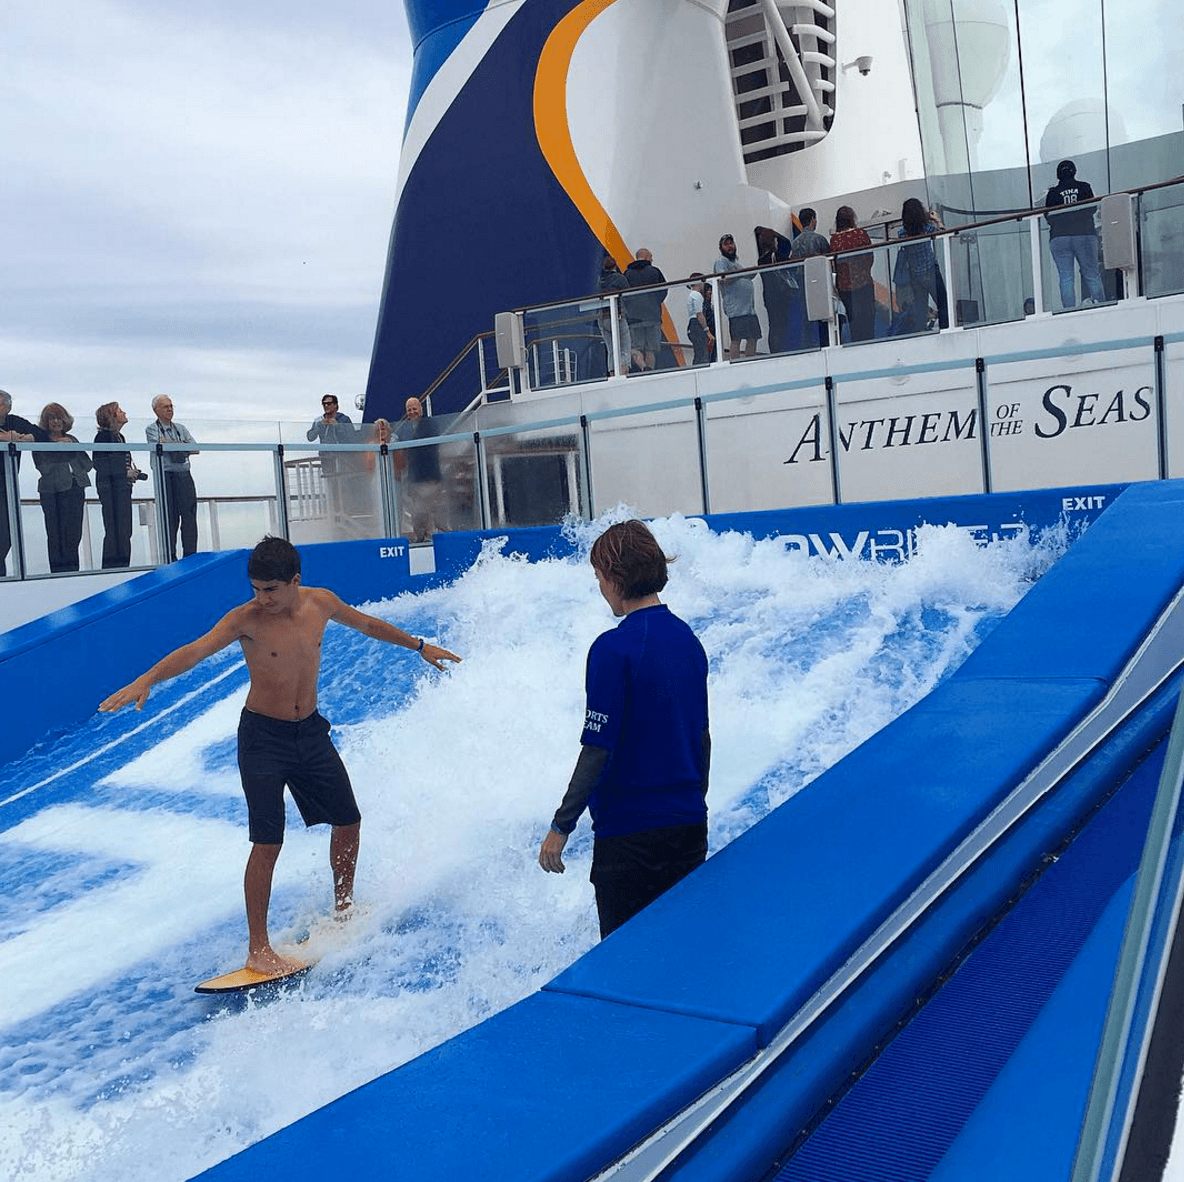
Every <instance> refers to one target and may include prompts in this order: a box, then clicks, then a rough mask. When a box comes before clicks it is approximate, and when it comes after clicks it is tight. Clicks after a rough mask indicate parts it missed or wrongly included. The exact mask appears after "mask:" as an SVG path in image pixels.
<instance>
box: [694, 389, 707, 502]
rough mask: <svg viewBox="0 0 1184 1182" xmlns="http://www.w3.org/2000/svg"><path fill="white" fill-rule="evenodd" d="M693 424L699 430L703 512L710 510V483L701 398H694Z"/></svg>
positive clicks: (705, 414) (704, 414)
mask: <svg viewBox="0 0 1184 1182" xmlns="http://www.w3.org/2000/svg"><path fill="white" fill-rule="evenodd" d="M695 425H696V426H697V427H698V431H699V488H700V490H701V491H702V495H703V512H704V513H710V512H711V484H710V482H709V481H708V478H707V411H706V410H705V409H704V407H703V399H702V398H696V399H695Z"/></svg>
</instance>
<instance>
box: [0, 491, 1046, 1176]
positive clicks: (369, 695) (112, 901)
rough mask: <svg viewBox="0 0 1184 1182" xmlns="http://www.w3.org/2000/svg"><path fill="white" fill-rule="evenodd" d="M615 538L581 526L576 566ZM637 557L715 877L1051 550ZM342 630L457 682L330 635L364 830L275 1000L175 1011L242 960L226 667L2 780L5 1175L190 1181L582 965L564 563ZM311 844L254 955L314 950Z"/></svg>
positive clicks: (299, 842) (762, 546)
mask: <svg viewBox="0 0 1184 1182" xmlns="http://www.w3.org/2000/svg"><path fill="white" fill-rule="evenodd" d="M617 516H621V514H619V513H618V514H614V515H612V517H617ZM610 519H612V518H610V517H606V518H604V519H602V520H601V521H599V522H597V523H595V524H594V525H590V526H583V527H578V530H579V535H580V537H579V541H580V542H581V545H582V548H583V554H584V555H586V552H587V546H588V544H590V542H591V540H592V538H594V537H595V536H596V534H597V533H598V532H599V531H600V530H601V529H602V528H603V527H604V526H605V525H606V524H608V521H609V520H610ZM654 530H655V533H656V534H657V535H658V538H659V540H660V541H661V543H662V545H663V546H664V548H665V549H666V551H667V553H671V554H674V555H676V556H677V561H676V562H675V564H674V565H673V567H672V577H671V583H670V586H669V587H668V588H667V590H666V592H665V594H664V596H663V598H664V599H665V601H666V602H667V603H668V604H669V605H670V606H671V608H672V609H673V610H674V611H675V612H676V613H678V614H679V615H681V616H682V617H683V618H685V619H686V620H688V622H690V623H691V624H692V626H693V627H694V628H695V629H696V631H697V632H698V633H699V635H700V637H701V638H702V640H703V643H704V646H705V647H706V649H707V652H708V655H709V658H710V660H711V682H710V690H711V711H712V735H713V761H712V763H713V766H712V778H711V793H710V797H709V804H710V806H711V811H712V812H711V848H712V849H713V850H717V849H719V848H720V847H721V846H722V845H724V844H726V843H727V842H728V841H730V840H731V839H732V838H734V837H735V836H736V835H737V834H739V833H740V832H742V831H743V830H744V829H745V828H747V827H748V826H749V825H751V824H752V823H753V822H754V821H755V820H757V819H759V818H760V817H761V816H763V815H764V814H765V813H767V812H768V811H769V809H770V808H773V807H776V806H777V805H778V804H780V803H782V802H783V801H784V800H785V799H787V798H788V797H789V796H790V795H792V794H793V793H794V792H795V791H797V789H799V788H800V787H801V786H802V785H803V784H805V783H806V782H808V781H809V780H810V779H812V778H813V777H814V776H816V775H817V774H818V773H819V772H820V771H822V770H824V769H825V768H826V767H829V766H830V765H831V764H833V763H834V762H835V761H836V760H838V759H839V758H841V757H842V756H843V755H844V754H845V753H846V752H848V751H849V750H851V748H853V747H854V746H855V745H857V744H858V743H859V742H861V741H862V740H863V739H865V738H867V737H868V736H869V735H870V734H872V733H873V732H875V731H876V730H878V729H879V728H880V727H882V726H883V725H884V724H885V723H887V722H889V721H890V720H891V719H892V718H894V717H895V716H896V715H898V714H899V713H900V712H901V711H902V710H904V709H906V708H907V707H908V706H910V705H911V704H912V703H913V702H915V701H916V700H917V699H918V698H920V697H921V696H923V695H924V694H925V693H926V692H928V691H929V690H930V689H931V688H933V686H934V685H936V684H937V683H938V682H939V681H940V680H941V679H942V678H943V677H944V676H945V675H947V674H948V673H949V672H950V671H951V670H952V669H954V668H956V667H957V665H958V664H960V663H961V661H962V660H963V659H964V658H965V656H966V655H967V653H969V652H970V651H971V649H972V648H973V647H974V646H975V644H976V643H977V642H978V640H979V639H981V637H982V635H984V634H985V632H986V631H988V630H989V628H990V627H991V626H992V625H993V624H994V622H996V621H997V620H998V618H999V617H1000V616H1001V615H1003V614H1004V613H1006V612H1007V611H1008V610H1009V609H1010V608H1011V607H1012V606H1013V604H1014V603H1015V602H1016V601H1017V600H1018V599H1019V597H1020V596H1021V595H1022V594H1023V593H1024V591H1025V590H1026V588H1027V587H1028V586H1029V585H1030V582H1031V580H1032V579H1033V578H1034V577H1035V576H1037V575H1038V574H1039V573H1041V572H1042V571H1043V570H1044V569H1045V568H1046V567H1047V565H1048V564H1049V563H1050V562H1051V561H1052V560H1053V558H1055V556H1056V553H1057V552H1058V551H1059V549H1060V548H1061V547H1062V545H1063V539H1059V540H1052V541H1049V542H1048V543H1046V544H1044V545H1033V544H1032V543H1031V541H1030V540H1029V539H1027V538H1018V539H1013V540H1010V541H1005V542H998V543H993V544H992V545H990V546H988V547H985V548H980V547H978V546H976V545H975V544H974V542H973V541H972V540H971V539H970V538H969V536H968V535H966V534H965V533H963V532H962V531H960V530H957V529H955V528H952V527H946V528H940V529H938V528H926V529H925V530H923V531H922V536H921V539H920V546H919V552H918V554H917V556H916V557H915V558H914V559H912V560H911V561H910V562H908V563H907V564H904V565H898V566H887V565H877V564H873V563H865V562H850V561H835V560H827V559H819V558H807V557H803V556H801V555H800V554H797V553H787V552H786V550H785V548H784V546H783V545H782V544H781V543H779V542H777V541H775V540H773V541H766V542H754V541H753V540H752V539H751V538H750V537H748V536H746V535H738V534H726V535H722V536H719V535H714V534H712V533H710V532H709V531H708V530H707V529H706V528H705V527H704V526H703V523H702V522H698V521H694V520H685V519H683V518H680V517H674V518H670V519H666V520H663V521H659V522H656V523H655V525H654ZM368 610H371V611H373V612H374V613H375V614H377V615H380V616H383V617H384V618H388V619H390V620H392V621H393V622H395V623H397V624H399V625H400V626H402V627H405V628H406V629H408V630H409V631H412V632H415V633H426V634H428V635H430V636H433V637H435V638H436V639H438V640H439V642H440V643H441V644H443V645H445V646H446V647H448V648H451V649H453V650H454V651H456V652H458V653H460V654H461V655H463V656H464V658H465V659H464V663H463V664H462V665H460V666H458V667H457V668H455V669H454V670H452V671H450V672H449V673H447V674H445V675H438V674H435V673H434V672H433V671H431V670H430V669H428V668H427V667H426V666H424V665H423V664H422V663H421V662H419V661H418V660H416V659H415V658H413V657H411V656H410V655H408V654H406V653H404V652H402V651H400V650H394V649H391V648H389V647H388V646H385V645H382V644H378V643H375V642H374V641H371V640H368V639H367V638H366V637H363V636H360V635H358V634H356V633H352V632H349V631H348V630H346V629H341V628H332V629H330V632H329V633H328V634H327V636H326V644H325V655H324V667H323V670H322V678H321V709H322V711H323V712H324V713H325V715H326V716H327V717H329V718H330V719H331V720H332V721H333V722H334V724H335V726H334V734H335V738H336V741H337V743H338V745H339V747H340V749H341V751H342V754H343V756H344V758H345V761H346V763H347V765H348V766H349V768H350V772H351V776H352V778H353V782H354V786H355V790H356V792H357V794H358V798H359V802H360V804H361V807H362V812H363V815H364V818H365V820H364V823H363V840H362V853H361V861H360V865H359V872H358V881H357V896H358V898H359V900H361V901H362V902H363V903H364V904H365V913H364V914H362V915H360V916H359V918H358V919H357V920H355V921H354V923H353V924H352V925H350V928H349V929H348V930H347V931H345V932H343V933H340V934H338V933H330V934H329V936H328V937H327V938H325V939H324V940H323V941H322V943H323V949H322V950H323V952H324V955H323V958H322V959H321V960H320V962H319V964H318V967H317V968H316V969H315V970H314V972H313V973H311V974H310V975H309V976H308V977H307V978H305V979H304V981H303V982H302V983H301V984H300V985H299V986H297V987H294V988H292V989H290V990H287V991H285V992H281V993H279V994H278V995H277V996H275V997H274V998H271V999H269V1000H267V1001H261V1002H252V1001H250V1000H246V1001H243V1000H237V1001H231V1002H226V1001H218V1000H208V999H202V998H198V997H196V996H195V995H194V994H193V993H192V992H191V991H192V987H193V984H194V983H195V982H196V981H198V980H200V979H202V978H203V977H206V976H210V975H213V974H215V973H217V972H222V971H226V970H228V969H231V968H233V967H235V966H236V965H237V964H238V963H240V962H241V960H242V958H243V955H244V952H245V948H244V943H245V924H244V921H243V918H242V914H241V912H242V901H241V876H242V869H243V864H244V861H245V857H246V853H247V848H248V847H247V842H246V834H245V825H244V812H245V810H244V806H243V805H242V803H241V799H240V793H239V789H238V783H237V772H236V768H235V762H234V730H235V723H236V719H237V713H238V710H239V709H240V707H241V704H242V702H243V700H244V697H245V692H246V689H245V673H244V671H243V670H242V668H241V665H242V662H241V657H240V656H239V655H238V653H237V652H229V651H228V652H227V653H225V654H222V655H220V656H219V657H217V658H214V659H212V660H211V661H208V662H206V663H205V664H204V665H203V666H201V667H199V668H198V669H196V670H193V671H192V672H191V673H189V674H187V675H186V676H185V677H182V678H179V679H178V680H177V681H176V682H174V683H170V685H168V686H162V687H158V689H157V690H156V691H154V694H153V697H152V699H151V700H150V702H149V704H148V706H147V708H146V713H145V714H144V715H136V714H134V713H132V712H125V713H124V714H122V715H116V716H98V715H96V716H95V718H94V719H92V720H91V721H89V722H87V723H85V724H83V725H81V726H79V727H76V728H74V730H73V731H71V732H69V733H68V734H66V735H64V736H62V737H61V738H59V739H57V740H55V741H54V742H53V744H52V745H49V746H46V747H43V748H40V749H38V750H37V751H35V752H33V753H31V754H30V755H29V756H27V757H26V758H25V759H23V760H21V761H19V762H18V763H17V764H14V765H10V766H9V767H7V768H4V769H2V770H0V802H4V803H3V804H0V824H2V825H4V826H5V831H4V832H3V833H0V882H2V883H3V887H4V889H3V892H2V897H0V1027H2V1029H3V1039H2V1043H3V1045H2V1046H0V1177H3V1178H21V1179H27V1180H29V1182H71V1180H79V1182H82V1180H96V1182H97V1180H107V1179H112V1178H119V1179H121V1182H138V1180H139V1179H144V1180H145V1182H147V1180H148V1179H151V1180H152V1182H160V1180H162V1179H163V1180H165V1182H169V1180H174V1179H178V1180H179V1179H186V1178H189V1177H191V1176H192V1175H193V1174H196V1173H198V1172H199V1171H201V1170H202V1169H205V1168H206V1167H208V1166H210V1165H212V1164H213V1163H215V1162H217V1161H219V1160H221V1159H223V1158H225V1157H227V1156H229V1155H230V1154H232V1153H234V1152H235V1151H237V1150H239V1149H241V1148H243V1147H244V1146H245V1145H247V1144H250V1143H251V1142H253V1141H256V1140H258V1139H259V1138H261V1137H263V1136H266V1135H267V1134H269V1133H271V1132H273V1131H274V1130H276V1129H278V1128H280V1127H282V1126H283V1125H285V1124H288V1123H290V1122H291V1121H293V1120H295V1119H296V1118H298V1117H300V1116H302V1115H303V1114H305V1113H307V1112H309V1111H311V1110H313V1109H314V1108H317V1107H319V1106H320V1105H322V1104H324V1103H327V1102H328V1101H329V1100H331V1099H333V1098H335V1097H336V1096H339V1095H341V1094H342V1093H344V1092H346V1091H348V1090H350V1089H351V1088H354V1087H356V1086H357V1085H359V1084H361V1083H363V1082H364V1081H366V1080H368V1079H371V1078H373V1077H374V1076H376V1075H378V1074H380V1073H382V1072H384V1071H387V1070H389V1069H390V1068H392V1067H395V1066H397V1065H398V1064H400V1063H403V1062H406V1061H407V1060H408V1059H410V1058H412V1057H413V1056H415V1055H417V1054H419V1053H421V1052H423V1051H425V1050H427V1049H428V1048H430V1047H432V1046H434V1045H436V1044H437V1043H439V1042H440V1041H442V1040H444V1039H446V1038H448V1037H449V1036H451V1035H453V1034H456V1033H457V1032H459V1031H460V1030H463V1029H465V1028H466V1027H468V1026H471V1025H473V1024H474V1023H475V1022H478V1021H480V1020H481V1019H483V1018H486V1017H488V1016H489V1015H491V1014H493V1013H496V1012H497V1011H499V1010H501V1009H504V1008H505V1007H506V1006H507V1005H510V1004H511V1003H513V1002H514V1001H517V1000H518V999H520V998H522V997H523V996H525V995H527V994H528V993H530V992H532V991H533V990H535V989H537V988H538V987H539V986H540V985H542V984H543V983H544V982H546V981H547V980H549V979H550V978H551V977H552V976H554V975H555V974H556V973H557V972H558V971H559V970H560V969H562V968H563V967H564V966H565V965H567V964H569V963H570V962H571V961H572V960H573V959H575V958H576V957H577V956H579V955H580V954H581V953H582V952H584V951H585V950H586V949H588V948H589V947H590V946H591V945H592V944H593V943H594V942H595V939H596V925H595V915H594V910H595V909H594V906H593V901H592V890H591V887H590V885H589V884H588V881H587V876H588V868H589V863H590V858H591V840H590V835H589V833H588V830H587V824H586V821H585V822H584V823H583V824H582V826H581V828H580V829H579V830H578V831H577V834H576V837H575V838H574V839H573V841H572V842H571V843H570V845H569V854H568V859H567V860H568V872H567V874H565V875H564V876H562V877H559V876H555V875H545V874H543V873H542V872H541V871H540V869H539V868H538V866H537V864H536V862H535V856H536V853H537V848H538V843H539V841H540V840H541V838H542V836H543V834H544V832H545V831H546V827H547V824H548V822H549V820H550V817H551V814H552V812H553V811H554V809H555V807H556V806H557V804H558V802H559V800H560V798H561V797H562V794H563V791H564V787H565V785H566V783H567V778H568V776H569V774H570V772H571V768H572V766H573V764H574V761H575V757H576V754H577V753H578V741H579V734H580V725H581V721H582V715H583V696H582V695H583V670H584V658H585V655H586V653H587V649H588V645H589V644H590V643H591V641H592V640H593V638H594V637H595V636H596V635H597V634H598V633H600V632H601V631H603V630H605V629H606V628H609V627H612V626H613V621H612V618H611V616H610V615H609V613H608V609H607V608H606V606H605V605H604V603H603V602H602V600H601V599H600V596H599V593H598V591H597V589H596V582H595V579H594V577H593V575H592V572H591V568H590V567H589V566H588V564H587V562H586V559H585V558H583V557H581V558H580V559H579V560H575V559H573V560H570V561H550V562H543V563H538V564H528V563H526V562H524V561H520V560H517V559H512V558H505V557H503V556H501V555H500V554H499V553H498V552H497V550H496V547H487V550H486V552H485V553H484V554H483V556H482V558H481V559H480V560H479V561H478V563H477V564H476V565H475V566H474V568H473V569H472V570H471V571H469V572H468V573H467V574H466V575H465V576H464V577H463V578H462V579H460V580H459V581H458V582H457V583H456V584H455V585H454V586H452V587H448V588H443V589H439V590H435V591H428V592H424V593H422V594H418V595H411V594H406V595H403V596H400V597H399V598H397V599H394V600H390V601H386V602H384V603H382V604H377V605H370V607H369V609H368ZM149 720H151V722H152V725H149V726H143V724H144V723H145V722H146V721H149ZM63 769H65V770H63ZM327 844H328V843H327V834H326V832H325V831H324V830H323V829H315V830H311V831H308V832H305V831H304V830H303V829H302V828H300V826H299V820H298V818H296V817H295V815H294V813H292V812H290V813H289V834H288V840H287V843H286V846H285V849H284V852H283V855H282V857H281V859H280V862H279V867H278V870H277V874H276V885H275V892H274V896H273V902H272V932H273V938H275V940H276V942H277V943H281V944H282V943H283V942H284V941H285V940H288V941H291V940H293V939H295V938H296V937H297V936H298V935H299V934H300V933H302V932H304V931H306V930H307V929H308V928H309V926H310V924H313V925H314V926H315V928H316V930H317V933H318V934H317V939H318V940H321V936H320V932H321V929H322V928H323V926H324V925H323V924H322V925H317V924H315V920H316V918H317V917H318V916H320V915H323V914H324V913H325V912H326V911H327V909H328V906H329V902H330V889H329V874H328V867H327Z"/></svg>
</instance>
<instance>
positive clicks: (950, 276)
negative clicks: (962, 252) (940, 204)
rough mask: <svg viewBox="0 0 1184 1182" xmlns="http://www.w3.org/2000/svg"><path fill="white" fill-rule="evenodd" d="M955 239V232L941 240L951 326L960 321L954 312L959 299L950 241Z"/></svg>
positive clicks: (948, 322) (948, 316) (948, 317)
mask: <svg viewBox="0 0 1184 1182" xmlns="http://www.w3.org/2000/svg"><path fill="white" fill-rule="evenodd" d="M953 240H954V236H953V234H946V235H944V236H943V238H942V240H941V261H942V262H943V263H945V266H946V324H947V325H949V327H950V328H957V327H958V322H957V320H956V319H955V318H954V312H955V311H956V309H957V301H956V300H955V299H954V252H953V250H952V249H951V247H950V243H952V242H953Z"/></svg>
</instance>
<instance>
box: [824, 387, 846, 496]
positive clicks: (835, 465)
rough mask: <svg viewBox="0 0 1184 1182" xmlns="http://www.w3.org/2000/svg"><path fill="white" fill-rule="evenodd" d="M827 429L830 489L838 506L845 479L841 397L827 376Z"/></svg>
mask: <svg viewBox="0 0 1184 1182" xmlns="http://www.w3.org/2000/svg"><path fill="white" fill-rule="evenodd" d="M826 429H827V434H828V435H829V436H830V487H831V495H832V497H833V498H834V503H835V504H836V505H841V504H842V503H843V477H842V473H841V472H840V470H839V445H840V442H841V441H840V439H839V397H838V392H837V390H836V389H835V380H834V378H833V377H831V376H830V374H827V375H826Z"/></svg>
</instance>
